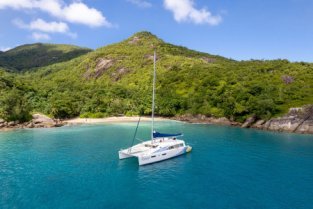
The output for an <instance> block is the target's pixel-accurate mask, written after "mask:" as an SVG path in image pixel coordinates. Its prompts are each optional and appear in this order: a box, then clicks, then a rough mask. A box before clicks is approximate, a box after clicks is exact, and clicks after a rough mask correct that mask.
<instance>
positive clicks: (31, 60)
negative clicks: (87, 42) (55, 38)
mask: <svg viewBox="0 0 313 209" xmlns="http://www.w3.org/2000/svg"><path fill="white" fill-rule="evenodd" d="M90 51H91V50H90V49H87V48H81V47H77V46H72V45H65V44H42V43H35V44H26V45H22V46H19V47H16V48H14V49H11V50H9V51H6V52H2V53H0V66H1V67H3V68H6V69H9V70H11V71H23V70H28V69H32V68H38V67H42V66H47V65H50V64H53V63H58V62H64V61H68V60H70V59H73V58H75V57H78V56H80V55H83V54H86V53H88V52H90Z"/></svg>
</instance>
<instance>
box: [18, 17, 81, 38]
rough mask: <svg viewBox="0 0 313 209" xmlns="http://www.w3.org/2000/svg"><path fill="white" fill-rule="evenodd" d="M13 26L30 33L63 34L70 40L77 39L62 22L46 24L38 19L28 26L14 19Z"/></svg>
mask: <svg viewBox="0 0 313 209" xmlns="http://www.w3.org/2000/svg"><path fill="white" fill-rule="evenodd" d="M13 24H15V25H16V26H18V27H19V28H23V29H28V30H32V31H41V32H45V33H63V34H66V35H68V36H70V37H72V38H76V37H77V34H75V33H72V32H70V30H69V27H68V25H67V24H66V23H64V22H54V21H52V22H46V21H45V20H43V19H40V18H38V19H36V20H34V21H32V22H30V23H29V24H26V23H24V22H23V21H22V20H20V19H15V20H13Z"/></svg>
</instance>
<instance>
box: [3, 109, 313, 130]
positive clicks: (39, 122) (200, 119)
mask: <svg viewBox="0 0 313 209" xmlns="http://www.w3.org/2000/svg"><path fill="white" fill-rule="evenodd" d="M169 119H172V120H178V121H183V122H188V123H199V124H220V125H231V126H239V127H242V128H256V129H261V130H268V131H279V132H291V133H302V134H313V105H308V106H305V107H301V108H290V110H289V112H288V114H286V115H284V116H282V117H278V118H272V119H270V120H267V121H266V120H258V119H257V118H256V117H255V116H251V117H249V118H248V119H247V120H246V121H245V122H244V123H239V122H236V121H232V120H230V119H227V118H225V117H223V118H214V117H207V116H205V115H188V114H187V115H182V116H176V117H172V118H169ZM148 120H150V118H149V117H143V118H142V121H148ZM157 120H167V119H166V118H158V119H157ZM134 121H138V117H135V116H134V117H109V118H100V119H86V118H75V119H71V120H66V121H60V120H58V119H51V118H49V117H48V116H46V115H43V114H34V115H33V119H32V120H31V121H29V122H25V123H20V122H18V121H11V122H6V121H4V120H3V119H0V131H1V130H12V129H18V128H53V127H60V126H63V125H66V124H69V125H75V124H86V123H87V124H89V123H90V124H93V123H105V122H134Z"/></svg>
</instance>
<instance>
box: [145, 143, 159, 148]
mask: <svg viewBox="0 0 313 209" xmlns="http://www.w3.org/2000/svg"><path fill="white" fill-rule="evenodd" d="M145 147H150V148H156V147H158V145H153V144H145Z"/></svg>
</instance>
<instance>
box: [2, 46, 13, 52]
mask: <svg viewBox="0 0 313 209" xmlns="http://www.w3.org/2000/svg"><path fill="white" fill-rule="evenodd" d="M10 49H12V47H0V51H2V52H6V51H9V50H10Z"/></svg>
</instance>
